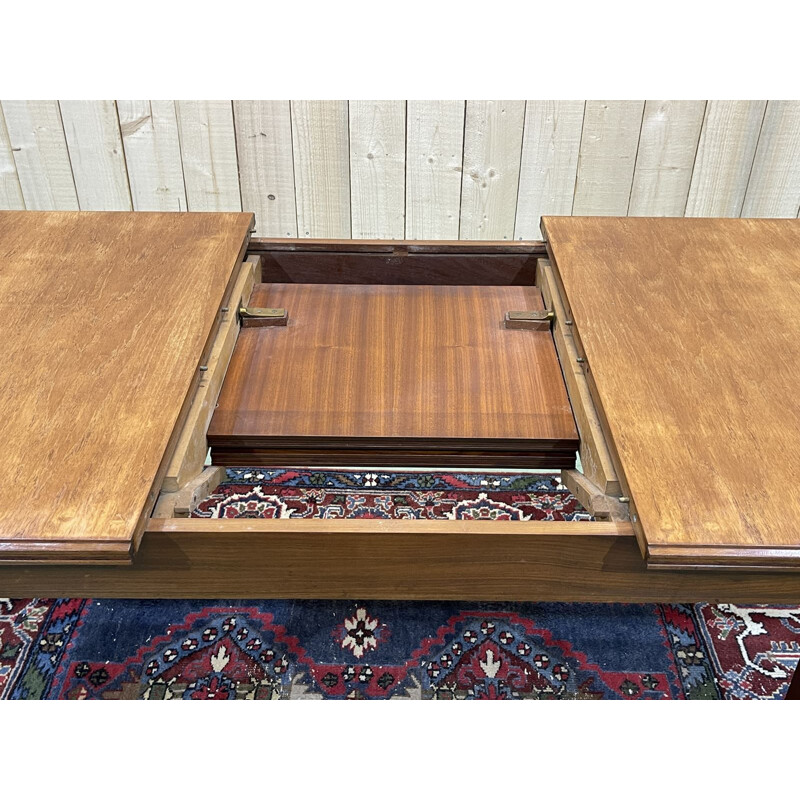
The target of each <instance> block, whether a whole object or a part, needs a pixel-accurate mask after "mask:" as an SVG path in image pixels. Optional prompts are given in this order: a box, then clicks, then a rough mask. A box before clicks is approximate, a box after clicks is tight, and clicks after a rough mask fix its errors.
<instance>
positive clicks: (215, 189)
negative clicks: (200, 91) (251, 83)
mask: <svg viewBox="0 0 800 800" xmlns="http://www.w3.org/2000/svg"><path fill="white" fill-rule="evenodd" d="M176 110H177V112H178V132H179V135H180V142H181V158H182V161H183V177H184V181H185V183H186V200H187V203H188V206H189V211H239V210H240V209H241V207H242V200H241V195H240V193H239V168H238V163H237V160H236V135H235V133H234V130H233V108H232V106H231V101H230V100H178V101H176Z"/></svg>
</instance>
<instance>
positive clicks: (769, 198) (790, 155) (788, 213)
mask: <svg viewBox="0 0 800 800" xmlns="http://www.w3.org/2000/svg"><path fill="white" fill-rule="evenodd" d="M798 212H800V102H798V101H797V100H770V101H769V103H767V111H766V114H765V115H764V124H763V125H762V127H761V135H760V136H759V139H758V147H757V149H756V157H755V160H754V161H753V170H752V172H751V174H750V181H749V183H748V184H747V193H746V194H745V198H744V206H743V207H742V214H741V216H743V217H790V218H791V217H796V216H797V215H798Z"/></svg>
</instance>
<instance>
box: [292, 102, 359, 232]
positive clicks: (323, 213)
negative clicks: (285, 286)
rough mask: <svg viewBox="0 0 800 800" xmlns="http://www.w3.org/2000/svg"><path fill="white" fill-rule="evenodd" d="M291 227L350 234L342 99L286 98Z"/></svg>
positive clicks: (347, 154) (347, 151) (345, 118)
mask: <svg viewBox="0 0 800 800" xmlns="http://www.w3.org/2000/svg"><path fill="white" fill-rule="evenodd" d="M291 108H292V144H293V149H294V178H295V187H296V193H297V230H298V233H299V235H300V236H301V237H304V236H306V237H310V238H312V239H325V238H339V239H349V238H350V231H351V227H350V146H349V134H348V111H347V101H346V100H292V103H291Z"/></svg>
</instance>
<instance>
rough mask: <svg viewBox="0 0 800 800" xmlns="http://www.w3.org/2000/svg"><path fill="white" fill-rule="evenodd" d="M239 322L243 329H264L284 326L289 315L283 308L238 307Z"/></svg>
mask: <svg viewBox="0 0 800 800" xmlns="http://www.w3.org/2000/svg"><path fill="white" fill-rule="evenodd" d="M239 320H240V322H241V323H242V327H243V328H266V327H268V326H273V325H286V324H287V323H288V322H289V315H288V314H287V313H286V309H285V308H253V307H251V306H240V307H239Z"/></svg>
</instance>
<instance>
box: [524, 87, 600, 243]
mask: <svg viewBox="0 0 800 800" xmlns="http://www.w3.org/2000/svg"><path fill="white" fill-rule="evenodd" d="M585 107H586V103H585V102H584V101H583V100H556V101H551V100H528V101H527V103H526V106H525V135H524V137H523V140H522V165H521V167H520V176H519V196H518V198H517V217H516V224H515V227H514V236H515V237H516V238H517V239H540V238H541V235H542V234H541V231H540V229H539V223H540V222H541V217H542V214H559V215H561V214H571V213H572V200H573V197H574V195H575V176H576V174H577V171H578V150H579V148H580V144H581V131H582V130H583V113H584V109H585Z"/></svg>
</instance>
